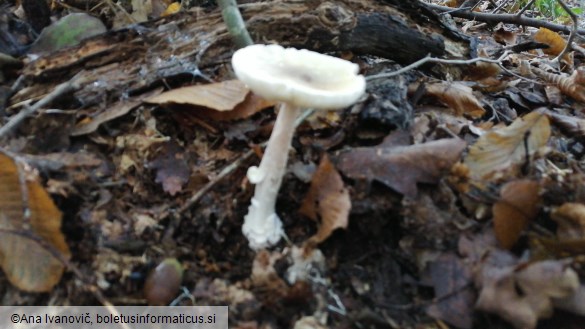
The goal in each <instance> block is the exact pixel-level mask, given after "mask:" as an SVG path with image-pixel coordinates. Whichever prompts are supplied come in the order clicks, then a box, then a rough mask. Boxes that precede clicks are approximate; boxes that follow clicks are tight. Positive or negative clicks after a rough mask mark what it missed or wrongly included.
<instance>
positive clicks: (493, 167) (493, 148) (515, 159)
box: [464, 112, 550, 180]
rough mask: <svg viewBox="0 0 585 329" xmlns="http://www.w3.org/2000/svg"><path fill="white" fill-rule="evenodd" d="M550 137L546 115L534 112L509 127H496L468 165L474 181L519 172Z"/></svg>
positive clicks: (472, 150) (471, 155)
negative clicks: (499, 174) (507, 172)
mask: <svg viewBox="0 0 585 329" xmlns="http://www.w3.org/2000/svg"><path fill="white" fill-rule="evenodd" d="M549 137H550V124H549V121H548V118H547V117H546V115H544V114H542V113H540V112H531V113H529V114H527V115H525V116H524V117H521V118H518V119H516V120H514V122H512V124H511V125H510V126H508V127H504V128H499V129H498V128H496V129H493V130H491V131H489V132H488V133H486V134H484V135H482V136H480V137H479V139H478V140H477V142H476V143H475V144H474V145H472V146H471V147H470V149H469V154H468V155H467V157H466V158H465V160H464V162H465V164H466V165H467V166H468V167H469V170H470V177H471V178H472V179H474V180H486V179H493V178H494V177H493V176H494V175H495V174H496V173H498V172H504V171H505V170H509V171H512V172H513V171H514V170H517V169H518V167H519V165H521V164H523V163H525V162H526V161H527V160H529V159H527V158H526V157H527V156H529V157H532V156H534V155H535V154H536V153H537V152H538V151H539V150H540V148H541V147H543V146H545V145H546V143H547V141H548V138H549Z"/></svg>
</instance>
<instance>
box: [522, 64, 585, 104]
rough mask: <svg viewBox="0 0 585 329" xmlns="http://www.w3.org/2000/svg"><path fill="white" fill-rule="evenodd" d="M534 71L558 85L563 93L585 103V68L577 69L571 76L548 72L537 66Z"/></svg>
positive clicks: (547, 80)
mask: <svg viewBox="0 0 585 329" xmlns="http://www.w3.org/2000/svg"><path fill="white" fill-rule="evenodd" d="M532 72H533V73H534V74H536V75H537V76H538V77H540V78H541V79H543V80H545V81H546V82H548V83H552V84H554V85H555V86H557V87H558V88H559V89H560V90H561V93H563V94H565V95H567V96H569V97H571V98H573V99H574V100H576V101H579V102H581V103H585V69H577V70H575V71H573V74H571V76H569V77H568V76H565V75H560V74H554V73H550V72H546V71H544V70H541V69H539V68H537V67H533V68H532Z"/></svg>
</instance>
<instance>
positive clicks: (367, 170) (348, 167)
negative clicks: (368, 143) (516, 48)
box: [338, 131, 467, 198]
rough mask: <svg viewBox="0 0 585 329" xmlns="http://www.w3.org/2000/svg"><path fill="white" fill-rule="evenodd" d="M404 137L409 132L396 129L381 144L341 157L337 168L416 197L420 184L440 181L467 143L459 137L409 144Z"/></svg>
mask: <svg viewBox="0 0 585 329" xmlns="http://www.w3.org/2000/svg"><path fill="white" fill-rule="evenodd" d="M405 139H406V140H408V133H406V132H404V131H402V132H395V133H393V134H391V135H389V136H388V137H387V138H386V140H385V141H384V143H382V144H381V145H378V146H373V147H359V148H354V149H352V150H350V151H348V152H346V153H343V154H341V155H340V156H339V164H338V168H339V169H340V170H341V171H342V172H343V173H344V174H345V175H347V176H348V177H350V178H353V179H365V180H367V181H372V180H377V181H380V182H382V183H383V184H385V185H386V186H388V187H390V188H392V189H394V190H395V191H397V192H399V193H401V194H403V195H405V196H407V197H410V198H414V197H415V196H416V194H417V187H416V184H417V183H427V184H436V183H438V182H439V180H440V179H441V178H442V177H443V176H444V174H445V173H446V172H448V171H449V170H450V169H451V167H452V166H453V164H455V162H457V160H459V157H460V156H461V152H463V150H464V149H465V147H466V146H467V143H466V142H465V141H463V140H461V139H458V138H451V139H441V140H437V141H432V142H428V143H424V144H416V145H409V146H406V145H405V144H406V143H405Z"/></svg>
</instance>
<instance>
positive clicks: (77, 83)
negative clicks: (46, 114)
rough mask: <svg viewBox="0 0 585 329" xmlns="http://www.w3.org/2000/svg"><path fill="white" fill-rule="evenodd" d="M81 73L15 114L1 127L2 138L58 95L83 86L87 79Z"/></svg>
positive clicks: (0, 136) (0, 135) (0, 134)
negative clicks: (81, 76)
mask: <svg viewBox="0 0 585 329" xmlns="http://www.w3.org/2000/svg"><path fill="white" fill-rule="evenodd" d="M80 74H81V73H78V74H76V75H75V76H74V77H73V78H71V80H69V81H67V82H64V83H62V84H60V85H58V86H57V87H55V89H54V90H53V91H52V92H51V93H49V94H48V95H47V96H45V97H43V99H41V100H40V101H38V102H36V103H34V104H33V105H32V106H27V107H25V108H24V109H23V110H21V111H20V112H18V114H16V115H15V116H13V117H12V118H11V119H10V121H8V122H7V123H6V124H5V125H4V126H2V127H1V128H0V139H1V138H4V137H6V135H7V134H9V133H10V132H12V131H13V130H14V129H15V128H16V127H18V125H20V124H21V123H22V122H23V121H24V120H25V119H26V118H28V117H29V116H31V115H33V114H34V113H35V112H36V111H38V110H39V109H40V108H42V107H45V106H47V105H49V104H50V103H51V102H53V101H54V100H55V99H57V98H58V97H60V96H62V95H63V94H66V93H68V92H70V91H72V90H77V89H79V88H80V87H81V84H82V83H83V82H84V81H85V79H81V78H80Z"/></svg>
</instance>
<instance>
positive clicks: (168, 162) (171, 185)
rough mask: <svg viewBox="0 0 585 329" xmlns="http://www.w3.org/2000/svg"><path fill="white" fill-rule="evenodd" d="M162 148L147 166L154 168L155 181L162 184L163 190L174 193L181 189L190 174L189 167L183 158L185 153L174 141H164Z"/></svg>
mask: <svg viewBox="0 0 585 329" xmlns="http://www.w3.org/2000/svg"><path fill="white" fill-rule="evenodd" d="M162 148H163V150H162V152H161V154H159V155H158V156H157V157H156V158H155V159H154V160H152V161H151V162H150V163H149V164H148V167H149V168H152V169H154V170H156V179H155V182H157V183H159V184H162V187H163V190H164V191H165V192H167V193H168V194H170V195H175V194H177V193H178V192H181V191H182V190H183V185H185V184H187V182H188V181H189V177H190V176H191V168H190V167H189V164H188V163H187V159H185V153H184V152H183V150H182V149H181V148H180V146H178V145H177V144H175V143H165V144H164V145H163V147H162Z"/></svg>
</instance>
